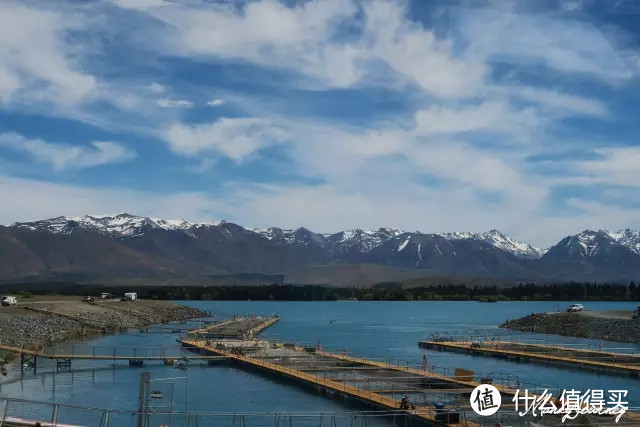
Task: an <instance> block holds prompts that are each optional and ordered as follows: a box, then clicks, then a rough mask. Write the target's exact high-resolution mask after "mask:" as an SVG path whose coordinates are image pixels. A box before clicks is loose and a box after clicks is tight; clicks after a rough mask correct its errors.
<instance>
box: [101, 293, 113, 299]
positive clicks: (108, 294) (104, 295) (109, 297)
mask: <svg viewBox="0 0 640 427" xmlns="http://www.w3.org/2000/svg"><path fill="white" fill-rule="evenodd" d="M112 298H113V294H112V293H109V292H103V293H101V294H100V299H112Z"/></svg>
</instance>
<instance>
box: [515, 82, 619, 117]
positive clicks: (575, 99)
mask: <svg viewBox="0 0 640 427" xmlns="http://www.w3.org/2000/svg"><path fill="white" fill-rule="evenodd" d="M509 90H510V91H511V93H512V94H514V95H516V96H520V97H522V98H524V99H527V100H529V101H532V102H534V103H537V104H542V105H544V106H547V107H550V108H552V109H553V110H554V112H555V113H558V114H561V115H574V114H576V115H585V116H595V117H603V116H606V115H607V114H608V112H609V111H608V108H607V106H606V105H605V104H604V103H603V102H602V101H600V100H597V99H590V98H584V97H580V96H574V95H569V94H566V93H562V92H557V91H553V90H545V89H539V88H532V87H521V88H510V89H509Z"/></svg>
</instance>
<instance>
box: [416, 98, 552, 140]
mask: <svg viewBox="0 0 640 427" xmlns="http://www.w3.org/2000/svg"><path fill="white" fill-rule="evenodd" d="M415 120H416V129H417V132H418V133H420V134H423V135H437V134H456V133H464V132H477V131H489V132H498V133H500V132H505V133H521V132H523V131H526V130H529V129H532V128H536V127H537V126H539V125H540V124H541V123H542V120H541V118H540V117H538V115H537V113H536V111H535V109H533V108H524V109H520V110H518V109H516V108H514V107H512V106H511V105H509V104H508V103H507V102H503V101H485V102H483V103H481V104H479V105H476V106H466V105H463V106H456V107H442V106H439V105H436V106H434V107H430V108H428V109H425V110H421V111H418V112H417V113H416V116H415Z"/></svg>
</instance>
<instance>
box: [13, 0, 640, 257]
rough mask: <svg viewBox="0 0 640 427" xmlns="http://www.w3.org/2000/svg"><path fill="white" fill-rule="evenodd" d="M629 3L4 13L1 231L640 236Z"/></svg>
mask: <svg viewBox="0 0 640 427" xmlns="http://www.w3.org/2000/svg"><path fill="white" fill-rule="evenodd" d="M639 20H640V6H638V5H637V3H636V2H634V1H631V0H628V1H625V0H618V1H610V2H609V1H607V2H604V1H590V0H581V1H578V0H566V1H565V0H556V1H552V0H542V1H541V0H535V1H533V0H527V1H513V2H506V1H505V2H500V1H491V0H486V1H481V0H469V1H459V2H458V1H455V0H446V1H445V0H439V1H429V2H426V1H419V0H414V1H401V0H362V1H359V0H358V1H356V0H354V1H351V0H321V1H292V0H289V1H283V2H280V1H277V0H254V1H247V2H244V1H236V2H226V1H225V2H223V1H219V2H218V1H212V0H180V1H178V0H101V1H82V2H81V1H72V0H50V1H47V2H41V1H37V2H36V1H28V0H27V1H19V2H18V1H15V2H14V1H12V0H5V1H3V2H2V3H1V4H0V29H1V30H0V195H2V199H3V209H1V210H0V223H5V224H6V223H11V222H13V221H18V220H32V219H40V218H44V217H51V216H58V215H82V214H98V213H117V212H125V211H126V212H131V213H138V214H142V215H148V216H153V217H165V218H184V219H187V220H193V221H208V220H213V219H226V220H230V221H234V222H237V223H239V224H242V225H245V226H256V227H262V226H273V225H275V226H282V227H292V228H293V227H298V226H306V227H308V228H310V229H312V230H315V231H318V232H332V231H337V230H341V229H347V228H355V227H360V228H376V227H379V226H389V227H399V228H403V229H406V230H409V231H414V230H420V231H423V232H441V231H462V230H464V231H484V230H488V229H492V228H497V229H500V230H502V231H503V232H506V233H508V234H510V235H512V236H514V237H516V238H519V239H521V240H524V241H527V242H529V243H532V244H536V245H539V246H547V245H551V244H553V243H555V242H556V241H558V240H559V239H560V238H562V237H563V236H565V235H567V234H570V233H574V232H578V231H580V230H582V229H586V228H596V229H597V228H610V229H618V228H626V227H630V228H638V227H640V172H638V170H639V167H638V166H640V139H639V136H640V120H638V115H639V112H640V28H638V26H637V22H639Z"/></svg>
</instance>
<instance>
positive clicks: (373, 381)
mask: <svg viewBox="0 0 640 427" xmlns="http://www.w3.org/2000/svg"><path fill="white" fill-rule="evenodd" d="M179 341H180V342H181V343H182V345H184V346H186V347H188V348H190V349H192V350H193V351H197V352H199V353H200V354H215V355H219V356H226V357H229V358H230V359H232V360H233V361H235V362H237V363H239V364H241V365H244V366H245V367H247V368H252V369H256V370H259V371H262V372H267V373H271V374H276V375H279V376H284V377H287V378H289V379H293V380H296V381H298V382H300V383H303V384H305V385H309V386H312V387H314V388H316V389H318V390H322V391H324V392H326V393H328V394H336V395H340V396H346V397H349V398H353V399H356V400H358V401H361V402H364V403H366V404H369V405H372V406H375V407H378V408H383V409H387V410H390V411H396V412H397V413H398V414H400V413H401V414H403V415H410V416H412V417H413V418H414V419H416V420H417V421H421V422H422V423H423V424H424V425H431V426H442V425H449V426H468V427H479V426H480V424H478V423H476V422H473V421H471V420H467V419H466V412H467V410H470V405H469V395H470V393H471V391H472V390H473V389H474V388H475V387H476V386H477V385H479V383H475V382H473V381H470V380H469V378H468V377H467V378H466V379H460V378H453V377H447V376H444V375H439V374H436V373H431V372H428V371H427V370H426V369H425V370H424V371H423V370H419V369H412V368H407V367H404V366H397V365H391V364H388V363H384V362H376V361H371V360H366V359H358V358H353V357H350V356H346V355H338V354H334V353H329V352H324V351H319V350H317V349H316V348H314V347H297V346H295V345H290V344H282V343H278V344H276V343H270V342H267V341H259V340H254V341H219V342H213V341H210V340H204V341H203V340H195V339H182V340H179ZM461 372H463V373H464V376H467V375H469V371H462V370H461ZM472 375H473V373H471V376H472ZM505 391H506V390H505ZM403 396H407V397H408V398H409V400H410V402H411V403H412V405H414V407H412V408H411V409H406V408H401V398H402V397H403ZM434 402H442V403H444V404H445V406H446V408H447V409H441V410H436V408H435V406H434Z"/></svg>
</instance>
